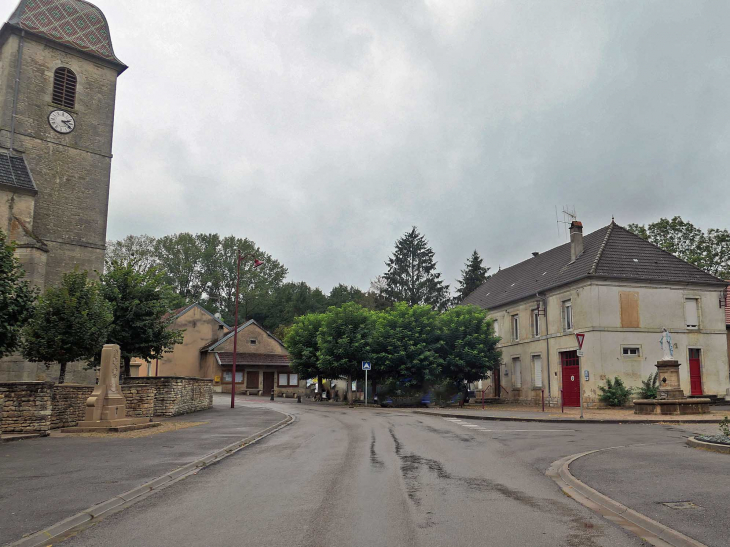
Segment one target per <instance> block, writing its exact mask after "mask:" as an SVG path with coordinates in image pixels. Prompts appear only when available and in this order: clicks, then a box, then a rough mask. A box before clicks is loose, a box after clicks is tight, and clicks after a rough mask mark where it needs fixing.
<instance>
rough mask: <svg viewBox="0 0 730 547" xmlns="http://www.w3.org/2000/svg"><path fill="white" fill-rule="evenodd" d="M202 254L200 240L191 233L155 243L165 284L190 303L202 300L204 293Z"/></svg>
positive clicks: (172, 236)
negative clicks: (201, 276)
mask: <svg viewBox="0 0 730 547" xmlns="http://www.w3.org/2000/svg"><path fill="white" fill-rule="evenodd" d="M202 253H203V251H202V249H201V247H200V245H199V241H198V239H197V238H196V237H195V236H194V235H193V234H190V233H181V234H173V235H169V236H165V237H161V238H159V239H158V240H157V241H156V242H155V256H156V258H157V260H158V263H159V264H160V267H161V271H162V272H164V275H165V282H166V283H167V284H168V285H170V286H172V287H173V289H174V290H175V292H176V293H178V294H179V295H180V296H182V297H183V298H185V299H186V300H188V301H189V302H194V301H198V300H200V297H201V296H202V293H203V282H202V280H201V278H200V271H201V268H200V260H201V256H202Z"/></svg>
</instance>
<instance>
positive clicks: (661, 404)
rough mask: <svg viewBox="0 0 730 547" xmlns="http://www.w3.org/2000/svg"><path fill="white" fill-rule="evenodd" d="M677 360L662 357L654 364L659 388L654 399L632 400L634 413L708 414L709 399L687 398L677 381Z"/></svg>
mask: <svg viewBox="0 0 730 547" xmlns="http://www.w3.org/2000/svg"><path fill="white" fill-rule="evenodd" d="M679 367H680V364H679V361H677V360H674V359H663V360H661V361H658V362H657V364H656V368H657V372H658V373H659V389H658V392H657V398H656V399H638V400H636V401H634V414H642V415H656V414H658V415H662V416H664V415H670V416H678V415H691V414H709V412H710V402H711V401H710V399H687V398H686V397H685V396H684V391H682V387H681V385H680V383H679Z"/></svg>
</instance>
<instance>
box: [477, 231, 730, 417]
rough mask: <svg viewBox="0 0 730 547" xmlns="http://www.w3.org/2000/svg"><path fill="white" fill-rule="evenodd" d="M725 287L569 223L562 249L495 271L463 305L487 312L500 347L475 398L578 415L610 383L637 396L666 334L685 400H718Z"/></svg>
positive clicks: (618, 234) (642, 245)
mask: <svg viewBox="0 0 730 547" xmlns="http://www.w3.org/2000/svg"><path fill="white" fill-rule="evenodd" d="M727 285H728V284H727V282H725V281H723V280H721V279H718V278H716V277H714V276H712V275H710V274H708V273H706V272H704V271H702V270H700V269H698V268H696V267H695V266H693V265H691V264H688V263H687V262H684V261H683V260H680V259H679V258H677V257H675V256H674V255H671V254H669V253H667V252H666V251H664V250H662V249H660V248H659V247H657V246H655V245H653V244H652V243H650V242H648V241H646V240H644V239H642V238H640V237H638V236H637V235H635V234H633V233H631V232H630V231H628V230H627V229H625V228H623V227H621V226H619V225H618V224H616V223H615V222H611V224H609V225H608V226H604V227H603V228H600V229H599V230H596V231H594V232H592V233H590V234H588V235H586V236H585V237H584V236H583V225H582V224H581V223H580V222H577V221H576V222H573V223H572V225H571V227H570V242H569V243H566V244H564V245H561V246H559V247H556V248H554V249H550V250H549V251H547V252H543V253H533V257H532V258H530V259H529V260H526V261H524V262H521V263H519V264H516V265H514V266H512V267H509V268H505V269H502V270H500V271H499V272H498V273H497V274H495V275H494V276H492V277H491V278H490V279H489V280H488V281H487V282H486V283H484V284H483V285H482V286H481V287H479V288H478V289H477V290H476V291H474V292H473V293H472V294H470V295H469V296H468V297H467V298H466V299H465V300H464V302H463V303H464V304H473V305H477V306H480V307H482V308H486V309H488V310H489V316H490V318H491V319H493V320H494V324H495V329H496V331H497V334H498V335H499V336H500V337H501V338H502V341H501V342H500V349H501V351H502V360H503V362H502V365H501V367H500V369H499V370H495V371H494V373H493V374H492V377H491V378H490V379H488V380H486V381H483V382H482V388H483V389H485V390H486V391H487V392H488V393H487V395H488V396H495V397H500V398H506V399H510V400H514V401H519V402H524V403H532V402H538V401H540V400H541V398H542V396H543V395H544V397H545V399H546V401H548V403H549V404H552V405H559V404H560V403H561V401H562V402H563V403H564V404H565V405H566V406H579V404H580V394H581V389H582V391H583V397H584V401H585V402H586V403H587V404H588V405H594V404H597V402H598V398H599V395H600V392H599V389H598V386H599V385H605V381H606V379H607V378H612V379H613V378H614V377H615V376H619V377H621V379H622V380H624V382H625V383H626V384H627V385H628V386H630V387H639V386H640V385H641V381H642V379H646V378H647V377H648V376H649V374H650V373H653V372H655V371H656V368H655V366H654V365H655V364H656V362H657V361H658V360H659V359H661V358H662V356H663V351H662V348H661V347H660V344H659V340H660V338H661V335H662V329H663V328H665V327H666V328H667V329H668V330H669V333H670V335H671V337H672V351H673V354H674V357H675V358H676V359H678V360H679V361H680V363H681V364H682V365H683V366H681V367H680V376H681V384H682V389H683V390H684V392H685V394H687V395H690V396H698V395H705V396H718V397H724V396H725V394H726V391H727V389H728V388H729V387H730V371H729V368H728V338H727V330H726V309H725V302H726V298H725V294H726V289H727ZM576 334H584V335H585V338H584V342H583V348H582V350H581V349H580V348H579V343H578V339H577V337H576ZM580 371H583V377H582V382H581V376H580Z"/></svg>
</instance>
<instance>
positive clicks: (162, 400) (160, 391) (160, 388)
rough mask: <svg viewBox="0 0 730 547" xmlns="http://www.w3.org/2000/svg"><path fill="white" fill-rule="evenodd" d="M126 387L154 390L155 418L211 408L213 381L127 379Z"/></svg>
mask: <svg viewBox="0 0 730 547" xmlns="http://www.w3.org/2000/svg"><path fill="white" fill-rule="evenodd" d="M126 386H151V387H153V388H154V390H155V403H154V415H155V416H168V417H169V416H179V415H181V414H188V413H190V412H198V411H199V410H206V409H208V408H210V407H212V406H213V380H210V379H207V378H192V377H188V376H153V377H143V378H127V379H126V380H125V387H126Z"/></svg>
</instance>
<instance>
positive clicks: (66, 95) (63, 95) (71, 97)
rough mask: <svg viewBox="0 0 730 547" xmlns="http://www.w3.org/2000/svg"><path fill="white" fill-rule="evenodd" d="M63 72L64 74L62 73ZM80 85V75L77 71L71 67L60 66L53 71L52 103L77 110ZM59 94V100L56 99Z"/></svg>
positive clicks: (66, 108)
mask: <svg viewBox="0 0 730 547" xmlns="http://www.w3.org/2000/svg"><path fill="white" fill-rule="evenodd" d="M62 73H63V75H61V74H62ZM69 76H70V77H69ZM78 86H79V77H78V76H77V75H76V72H75V71H74V70H72V69H71V68H70V67H67V66H59V67H58V68H56V70H54V71H53V84H52V86H51V104H53V105H55V106H58V107H59V108H62V109H65V110H75V109H76V99H77V95H78V93H77V92H78ZM57 95H58V99H59V100H56V98H57Z"/></svg>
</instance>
